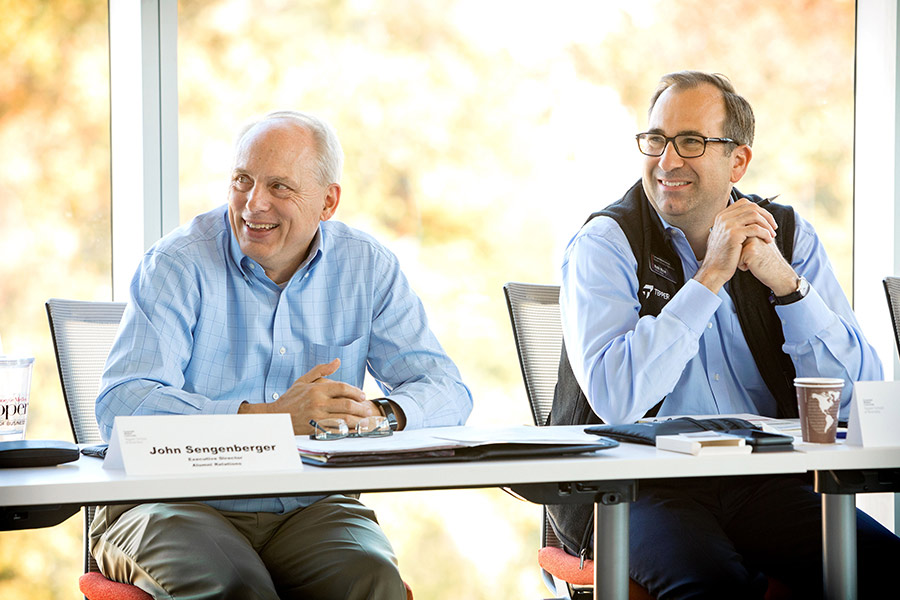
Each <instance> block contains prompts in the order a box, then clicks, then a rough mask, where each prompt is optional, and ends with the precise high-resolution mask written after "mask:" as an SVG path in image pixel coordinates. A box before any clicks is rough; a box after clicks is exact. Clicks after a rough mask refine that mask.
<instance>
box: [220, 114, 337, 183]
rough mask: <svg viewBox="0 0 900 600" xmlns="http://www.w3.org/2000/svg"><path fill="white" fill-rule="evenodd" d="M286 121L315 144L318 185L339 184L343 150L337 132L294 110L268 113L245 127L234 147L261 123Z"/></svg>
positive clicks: (311, 116)
mask: <svg viewBox="0 0 900 600" xmlns="http://www.w3.org/2000/svg"><path fill="white" fill-rule="evenodd" d="M278 119H288V120H291V121H294V122H296V123H297V124H299V125H300V126H301V127H303V128H304V129H306V130H307V131H309V132H310V133H311V134H312V136H313V140H315V143H316V151H317V154H318V157H317V159H316V167H315V173H316V178H317V179H318V182H319V184H320V185H323V186H327V185H330V184H332V183H340V182H341V172H342V171H343V169H344V150H343V148H341V142H340V140H339V139H338V136H337V132H335V130H334V127H332V126H331V125H330V124H329V123H328V122H327V121H325V120H324V119H321V118H319V117H317V116H315V115H312V114H310V113H304V112H300V111H296V110H277V111H274V112H270V113H269V114H267V115H265V116H264V117H262V118H261V119H259V120H257V121H253V122H252V123H250V124H249V125H247V126H245V127H244V128H243V130H242V131H241V134H240V135H239V136H238V140H237V144H236V146H238V147H239V146H240V145H241V142H243V141H244V137H246V135H247V133H248V132H249V131H250V130H251V129H253V128H254V127H256V126H257V125H259V124H261V123H265V122H267V121H275V120H278Z"/></svg>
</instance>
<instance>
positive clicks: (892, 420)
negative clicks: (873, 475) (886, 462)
mask: <svg viewBox="0 0 900 600" xmlns="http://www.w3.org/2000/svg"><path fill="white" fill-rule="evenodd" d="M846 443H847V444H848V445H850V446H863V447H865V448H876V447H883V446H900V381H857V382H856V383H854V384H853V398H852V400H851V402H850V422H849V423H848V424H847V442H846Z"/></svg>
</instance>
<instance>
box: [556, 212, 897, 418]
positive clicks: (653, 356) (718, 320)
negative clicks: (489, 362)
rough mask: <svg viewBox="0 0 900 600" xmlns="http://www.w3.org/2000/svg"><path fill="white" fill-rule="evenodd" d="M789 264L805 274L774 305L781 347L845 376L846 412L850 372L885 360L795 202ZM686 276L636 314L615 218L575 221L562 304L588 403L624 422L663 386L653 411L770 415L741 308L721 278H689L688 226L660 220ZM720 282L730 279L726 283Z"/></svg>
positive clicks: (811, 373) (631, 263)
mask: <svg viewBox="0 0 900 600" xmlns="http://www.w3.org/2000/svg"><path fill="white" fill-rule="evenodd" d="M795 216H796V219H795V227H794V253H793V262H792V266H793V268H794V270H795V271H796V272H797V273H798V274H799V275H803V276H804V277H806V279H807V280H808V281H809V283H810V291H809V294H808V295H807V296H806V297H805V298H803V299H802V300H800V301H798V302H795V303H793V304H788V305H785V306H776V307H775V312H776V313H777V314H778V316H779V317H780V318H781V322H782V329H783V331H784V338H785V343H784V346H783V348H782V349H783V350H784V352H786V353H787V354H788V355H790V357H791V359H792V361H793V363H794V368H795V369H796V371H797V376H799V377H815V376H821V377H839V378H841V379H844V380H845V382H846V383H845V385H844V390H843V395H842V398H841V418H846V416H847V415H848V414H849V403H850V397H851V392H852V389H853V382H854V381H860V380H880V379H883V377H884V376H883V373H882V368H881V361H880V360H879V359H878V356H877V354H876V353H875V349H874V348H872V346H871V345H870V344H869V343H868V342H867V341H866V338H865V336H863V334H862V331H861V329H860V327H859V323H858V322H857V320H856V316H855V315H854V314H853V310H852V309H851V308H850V303H849V302H847V298H846V296H845V295H844V292H843V291H842V290H841V286H840V285H839V284H838V281H837V279H836V278H835V275H834V271H833V270H832V268H831V263H830V262H829V260H828V256H827V255H826V254H825V249H824V247H823V246H822V244H821V242H820V241H819V238H818V236H817V235H816V232H815V230H814V229H813V227H812V225H810V224H809V223H808V222H807V221H805V220H804V219H802V218H801V217H800V216H799V215H797V214H796V212H795ZM663 226H664V227H665V229H666V235H667V236H668V238H669V239H670V241H671V243H672V245H673V247H674V248H675V251H676V252H677V253H678V256H679V257H680V258H681V264H682V267H683V268H684V276H685V279H686V283H685V285H684V287H682V288H681V289H680V290H679V291H678V293H677V294H675V295H674V296H673V297H672V299H671V300H670V301H669V302H668V304H666V306H665V307H664V308H663V310H662V311H661V312H660V314H659V316H657V317H653V316H645V317H640V316H639V314H638V313H639V311H640V303H639V301H638V293H639V290H640V288H641V285H640V283H639V282H638V278H637V260H636V259H635V257H634V254H633V253H632V251H631V246H630V245H629V243H628V239H627V238H626V237H625V234H624V233H623V232H622V229H621V228H620V227H619V225H618V224H617V223H616V222H615V221H614V220H613V219H611V218H609V217H606V216H600V217H597V218H595V219H593V220H591V222H590V223H588V224H587V225H585V226H584V227H582V229H581V230H580V231H579V232H578V233H577V234H576V235H575V237H574V238H573V239H572V241H571V242H569V246H568V248H567V249H566V252H565V256H564V260H563V267H562V286H561V290H560V308H561V311H562V320H563V335H564V337H565V340H566V350H567V352H568V356H569V361H570V363H571V364H572V372H573V373H574V374H575V378H576V379H577V380H578V383H579V385H580V386H581V389H583V390H586V393H585V395H586V396H587V398H588V401H589V402H590V404H591V407H592V408H593V409H594V412H595V413H597V415H598V416H599V417H600V418H601V419H603V420H604V421H605V422H607V423H614V424H615V423H630V422H633V421H635V420H636V419H639V418H640V417H641V416H643V415H644V414H645V413H646V412H647V411H648V410H649V409H650V408H651V407H653V406H655V405H656V403H657V402H659V401H660V399H662V398H663V397H665V399H666V400H665V402H664V403H663V405H662V407H661V408H660V411H659V415H660V416H664V415H673V414H679V415H707V414H733V413H752V414H759V415H766V416H775V414H776V409H775V398H774V397H773V396H772V394H771V393H770V392H769V389H768V387H766V384H765V382H764V381H763V379H762V376H761V375H760V373H759V369H758V368H757V367H756V362H755V361H754V359H753V355H752V354H751V353H750V348H749V347H748V346H747V341H746V340H745V339H744V335H743V333H742V331H741V326H740V323H739V322H738V318H737V312H736V311H735V308H734V303H733V302H732V301H731V296H729V295H728V292H727V290H726V288H725V287H723V288H722V289H721V290H720V291H719V293H718V295H717V294H713V293H712V292H711V291H710V290H709V289H707V288H706V287H704V286H703V284H701V283H699V282H697V281H695V280H693V279H691V278H692V277H693V276H694V275H695V274H696V272H697V270H698V269H699V267H700V263H699V262H698V261H697V259H696V258H695V257H694V253H693V251H692V250H691V247H690V244H689V243H688V241H687V238H686V237H685V235H684V233H683V232H682V231H681V230H680V229H678V228H676V227H672V226H671V225H669V224H667V223H666V222H665V221H663ZM726 285H727V284H726Z"/></svg>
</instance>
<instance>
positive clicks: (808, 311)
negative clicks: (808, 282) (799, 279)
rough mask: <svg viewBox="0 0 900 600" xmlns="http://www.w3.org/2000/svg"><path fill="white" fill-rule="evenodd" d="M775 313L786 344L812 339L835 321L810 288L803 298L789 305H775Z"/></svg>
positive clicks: (819, 297)
mask: <svg viewBox="0 0 900 600" xmlns="http://www.w3.org/2000/svg"><path fill="white" fill-rule="evenodd" d="M775 312H776V313H777V314H778V317H779V318H780V319H781V328H782V330H783V331H784V342H785V343H786V344H802V343H803V342H806V341H808V340H811V339H813V338H814V337H816V336H817V335H818V334H819V333H820V332H821V331H822V330H824V329H826V328H827V327H828V326H829V325H831V323H832V322H833V321H834V319H835V316H834V313H832V312H831V309H830V308H828V305H827V304H825V301H824V300H822V297H821V296H820V295H819V293H818V292H817V291H816V290H815V288H813V287H812V286H810V288H809V293H808V294H807V295H806V297H805V298H802V299H800V300H798V301H797V302H793V303H791V304H784V305H779V304H776V305H775Z"/></svg>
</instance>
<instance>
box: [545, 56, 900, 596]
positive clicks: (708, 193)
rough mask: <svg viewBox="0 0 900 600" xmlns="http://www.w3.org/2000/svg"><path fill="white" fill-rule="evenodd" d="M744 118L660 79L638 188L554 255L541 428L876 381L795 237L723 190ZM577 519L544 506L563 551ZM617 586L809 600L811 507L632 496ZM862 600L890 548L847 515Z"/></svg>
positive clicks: (739, 103) (830, 279)
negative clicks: (558, 338)
mask: <svg viewBox="0 0 900 600" xmlns="http://www.w3.org/2000/svg"><path fill="white" fill-rule="evenodd" d="M753 130H754V117H753V111H752V109H751V107H750V105H749V103H748V102H747V101H746V100H745V99H744V98H742V97H741V96H740V95H738V94H737V93H736V92H735V90H734V88H733V86H732V85H731V83H730V81H728V79H726V78H725V77H723V76H721V75H711V74H707V73H700V72H694V71H686V72H679V73H673V74H670V75H666V76H664V77H663V78H662V80H661V82H660V84H659V86H658V88H657V90H656V93H655V94H654V96H653V98H652V100H651V104H650V111H649V127H648V130H647V131H646V132H643V133H640V134H638V135H637V146H638V150H640V152H641V153H642V154H644V156H645V157H646V158H645V160H644V169H643V176H642V179H641V181H638V182H637V183H636V184H635V185H634V186H633V187H632V188H631V189H630V190H628V192H627V193H626V194H625V195H624V197H622V198H621V199H620V200H619V201H617V202H615V203H613V204H611V205H610V206H608V207H607V208H606V209H604V210H602V211H600V212H598V213H595V214H594V215H591V218H590V219H589V220H588V222H587V223H586V224H585V226H584V227H583V228H582V229H581V230H580V231H579V232H578V234H577V235H575V237H574V238H573V239H572V241H571V242H570V243H569V246H568V248H567V249H566V252H565V257H564V260H563V267H562V286H561V293H560V305H561V310H562V320H563V332H564V340H565V351H564V352H563V356H562V358H561V364H560V379H559V383H558V385H557V390H556V398H555V401H554V405H553V410H552V412H551V423H553V424H571V423H597V422H600V420H602V421H604V422H606V423H610V424H619V423H630V422H633V421H635V420H637V419H639V418H641V417H644V416H645V415H660V416H665V415H713V414H734V413H752V414H760V415H766V416H771V417H775V416H779V417H796V416H797V404H796V396H795V393H794V390H793V385H792V383H793V378H794V376H795V375H796V376H827V377H840V378H842V379H844V380H845V381H846V382H847V384H846V385H845V386H844V395H843V398H842V415H844V416H846V414H847V411H848V409H849V401H850V394H851V391H852V384H853V382H854V381H858V380H872V379H881V378H882V368H881V363H880V361H879V359H878V357H877V356H876V354H875V351H874V349H873V348H872V347H871V346H870V345H869V343H868V342H867V341H866V339H865V337H864V336H863V334H862V332H861V331H860V327H859V324H858V323H857V320H856V318H855V316H854V314H853V311H852V310H851V308H850V305H849V303H848V302H847V299H846V297H845V296H844V293H843V292H842V290H841V288H840V286H839V285H838V282H837V280H836V278H835V276H834V273H833V271H832V268H831V265H830V263H829V261H828V257H827V256H826V254H825V250H824V248H823V247H822V245H821V243H820V241H819V239H818V237H817V236H816V233H815V231H814V230H813V228H812V226H811V225H810V224H809V223H808V222H807V221H805V220H804V219H802V218H801V217H800V216H799V215H797V214H796V213H795V212H794V210H793V209H792V208H791V207H790V206H786V205H781V204H775V203H772V202H770V200H764V199H763V198H760V197H758V196H748V195H744V194H742V193H741V192H739V191H738V190H737V189H736V188H735V187H734V185H735V184H736V183H737V182H738V181H740V179H741V178H742V177H743V175H744V173H745V172H746V171H747V168H748V166H749V164H750V160H751V158H752V157H753V151H752V149H751V145H752V143H753V132H754V131H753ZM589 510H590V509H589V508H585V507H577V506H575V505H565V506H564V505H556V506H551V507H550V513H551V518H552V521H553V524H554V526H555V528H556V530H557V532H558V533H559V535H560V538H561V539H562V540H563V542H564V543H565V545H566V547H567V548H568V549H569V550H570V551H572V552H573V553H576V554H578V553H581V552H584V551H589V549H590V547H591V546H590V537H589V535H588V533H589V532H590V531H591V530H590V523H589V519H590V512H589ZM630 514H631V520H630V565H631V576H632V578H633V579H634V580H636V581H637V582H638V583H640V584H641V585H643V586H644V587H646V588H647V589H648V590H649V592H650V593H651V594H652V595H654V596H655V597H657V598H688V597H708V598H730V599H733V598H761V597H762V596H763V595H764V593H765V591H766V587H767V577H766V575H768V576H771V577H774V578H777V579H779V580H781V581H783V582H785V583H786V584H787V585H788V586H789V587H790V588H791V589H792V590H793V591H794V593H795V597H803V598H806V597H811V598H819V597H821V594H822V541H821V530H822V529H821V501H820V498H819V497H818V495H817V494H815V493H814V492H813V491H812V488H811V485H810V482H809V481H808V480H807V479H806V478H804V477H794V476H748V477H723V478H718V477H707V478H697V479H673V480H655V481H648V482H642V483H641V486H640V489H639V497H638V499H637V501H636V502H634V503H633V504H632V505H631V511H630ZM857 524H858V534H857V535H858V543H859V582H860V586H861V591H862V592H863V596H865V595H866V594H867V593H872V591H873V590H878V589H884V588H883V585H882V584H884V581H885V577H886V576H888V574H889V573H890V569H891V568H892V567H891V566H890V565H892V564H897V561H898V560H900V540H898V539H897V538H896V537H895V536H893V535H892V534H891V533H890V532H888V531H887V530H886V529H885V528H883V527H882V526H881V525H879V524H878V523H876V522H875V521H874V520H873V519H871V518H870V517H868V516H867V515H865V514H864V513H862V512H857Z"/></svg>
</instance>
